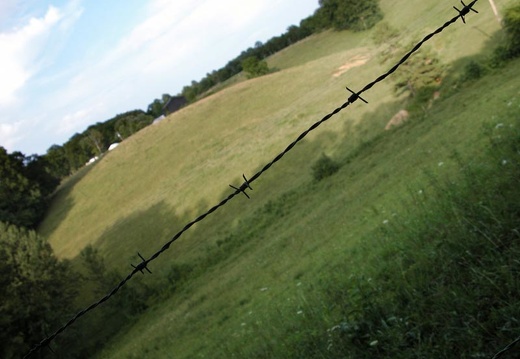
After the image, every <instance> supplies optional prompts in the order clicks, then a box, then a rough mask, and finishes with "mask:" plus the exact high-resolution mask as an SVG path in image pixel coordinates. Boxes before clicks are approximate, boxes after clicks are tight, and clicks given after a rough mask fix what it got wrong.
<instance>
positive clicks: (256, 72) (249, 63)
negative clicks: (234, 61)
mask: <svg viewBox="0 0 520 359" xmlns="http://www.w3.org/2000/svg"><path fill="white" fill-rule="evenodd" d="M242 69H243V70H244V71H245V72H246V73H247V77H248V78H253V77H258V76H263V75H266V74H268V73H269V67H268V66H267V62H265V61H264V60H259V59H258V58H257V57H256V56H251V57H248V58H247V59H245V60H244V61H242Z"/></svg>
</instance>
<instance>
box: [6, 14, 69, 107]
mask: <svg viewBox="0 0 520 359" xmlns="http://www.w3.org/2000/svg"><path fill="white" fill-rule="evenodd" d="M61 17H62V14H61V13H60V11H59V10H58V9H57V8H55V7H52V6H50V7H49V9H48V10H47V13H46V14H45V16H44V17H43V18H31V19H30V20H29V23H28V24H27V25H25V26H24V27H22V28H21V29H18V30H15V31H12V32H8V33H2V34H0V48H1V49H2V52H1V53H0V78H1V79H2V82H1V84H0V106H6V105H9V104H12V103H13V102H14V101H15V100H16V98H15V94H16V92H17V91H18V90H19V89H21V88H22V87H23V86H24V84H25V83H26V82H27V80H28V79H29V78H30V77H31V76H32V75H33V74H34V73H35V72H36V71H37V67H38V65H37V61H38V55H39V53H40V51H41V49H42V47H43V46H44V45H45V42H46V40H47V38H48V35H49V33H50V30H51V28H52V27H53V26H54V25H55V24H56V23H57V22H58V21H59V20H60V18H61Z"/></svg>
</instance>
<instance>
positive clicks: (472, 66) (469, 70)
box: [462, 60, 486, 81]
mask: <svg viewBox="0 0 520 359" xmlns="http://www.w3.org/2000/svg"><path fill="white" fill-rule="evenodd" d="M485 73H486V68H485V67H484V66H483V65H482V64H481V63H480V62H477V61H474V60H472V61H470V62H469V63H468V64H467V65H466V66H465V67H464V74H463V75H462V79H463V80H464V81H471V80H478V79H479V78H481V77H482V76H484V75H485Z"/></svg>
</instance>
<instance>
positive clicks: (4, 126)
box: [0, 122, 23, 150]
mask: <svg viewBox="0 0 520 359" xmlns="http://www.w3.org/2000/svg"><path fill="white" fill-rule="evenodd" d="M21 127H22V123H21V122H16V123H0V146H2V147H4V148H6V149H8V150H11V149H12V147H13V146H14V144H15V143H16V142H17V141H18V140H19V139H21V138H22V137H23V136H22V135H21V134H20V129H21Z"/></svg>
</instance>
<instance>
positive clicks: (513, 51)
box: [503, 1, 520, 57]
mask: <svg viewBox="0 0 520 359" xmlns="http://www.w3.org/2000/svg"><path fill="white" fill-rule="evenodd" d="M503 21H504V29H505V30H506V33H507V36H508V44H507V47H508V50H509V56H510V57H516V56H519V55H520V1H517V2H516V4H515V5H513V6H512V7H510V8H508V9H507V10H506V11H505V14H504V20H503Z"/></svg>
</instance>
